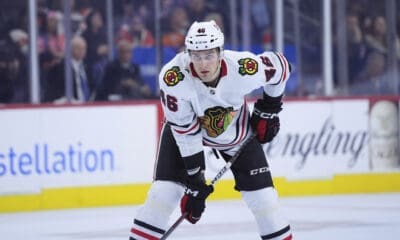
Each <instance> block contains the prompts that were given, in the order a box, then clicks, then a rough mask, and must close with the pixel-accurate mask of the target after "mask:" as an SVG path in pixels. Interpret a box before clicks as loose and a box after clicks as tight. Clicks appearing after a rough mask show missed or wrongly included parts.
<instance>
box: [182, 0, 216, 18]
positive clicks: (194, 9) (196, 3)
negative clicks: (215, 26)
mask: <svg viewBox="0 0 400 240" xmlns="http://www.w3.org/2000/svg"><path fill="white" fill-rule="evenodd" d="M214 9H215V7H214V6H213V5H208V4H207V1H205V0H190V1H188V5H187V15H188V16H189V20H188V21H189V22H193V21H202V20H203V19H204V18H205V17H206V15H207V13H209V12H213V11H215V10H214Z"/></svg>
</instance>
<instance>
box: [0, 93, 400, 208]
mask: <svg viewBox="0 0 400 240" xmlns="http://www.w3.org/2000/svg"><path fill="white" fill-rule="evenodd" d="M280 116H281V131H280V133H279V135H278V137H277V138H275V139H274V141H273V142H272V143H270V144H267V145H265V146H264V150H265V153H266V156H267V158H268V160H269V163H270V169H271V172H272V175H273V177H274V181H275V185H276V188H277V189H278V192H279V194H280V195H281V196H300V195H321V194H345V193H370V192H398V191H400V172H399V98H398V97H391V98H386V99H382V98H358V99H357V98H353V99H319V100H318V99H315V100H288V101H286V103H285V107H284V110H283V111H282V112H281V114H280ZM161 120H162V114H161V109H160V106H159V103H158V101H154V102H140V103H124V104H122V103H121V104H103V105H99V104H96V105H85V106H76V105H71V106H49V105H47V106H40V107H20V106H17V107H8V108H3V109H0V122H2V123H3V124H2V125H1V126H0V131H1V133H2V137H1V138H0V212H14V211H27V210H40V209H58V208H75V207H91V206H106V205H121V204H139V203H141V202H143V200H144V198H145V195H146V192H147V190H148V188H149V186H150V183H151V181H152V174H153V167H154V160H155V156H156V150H157V140H158V134H159V129H160V122H161ZM4 123H7V124H4ZM206 157H207V162H206V164H207V169H208V171H207V177H208V178H212V177H213V176H214V175H215V174H216V172H217V171H218V170H219V169H220V168H221V167H222V166H223V162H222V160H221V159H219V160H218V159H216V158H215V156H214V155H213V154H211V153H210V152H209V149H206ZM232 179H233V178H232V175H231V174H230V173H228V174H227V175H226V176H224V178H223V180H222V181H221V182H219V183H218V184H217V186H216V191H215V193H214V194H213V195H212V196H211V198H213V199H228V198H238V197H240V195H239V193H238V192H235V191H234V190H233V185H234V183H233V180H232Z"/></svg>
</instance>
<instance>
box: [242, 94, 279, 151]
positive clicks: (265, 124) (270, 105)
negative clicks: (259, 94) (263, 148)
mask: <svg viewBox="0 0 400 240" xmlns="http://www.w3.org/2000/svg"><path fill="white" fill-rule="evenodd" d="M281 110H282V96H279V97H270V96H268V95H266V94H265V93H264V97H263V99H258V100H257V102H256V103H255V104H254V110H253V114H252V115H251V120H250V123H251V126H252V128H253V130H254V131H255V132H256V133H257V139H258V141H259V142H260V143H262V144H264V143H267V142H270V141H272V139H273V138H274V137H275V136H276V135H277V134H278V132H279V129H280V121H279V116H278V113H279V112H280V111H281Z"/></svg>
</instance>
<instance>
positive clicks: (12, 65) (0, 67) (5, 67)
mask: <svg viewBox="0 0 400 240" xmlns="http://www.w3.org/2000/svg"><path fill="white" fill-rule="evenodd" d="M25 73H26V71H24V69H21V63H20V61H19V59H18V55H17V54H16V53H15V52H14V49H13V47H12V46H11V45H10V44H9V43H7V42H6V41H1V45H0V76H1V77H0V103H21V102H26V101H28V96H29V95H28V84H27V81H26V79H27V78H26V75H25Z"/></svg>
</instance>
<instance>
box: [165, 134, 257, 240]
mask: <svg viewBox="0 0 400 240" xmlns="http://www.w3.org/2000/svg"><path fill="white" fill-rule="evenodd" d="M256 135H257V134H255V133H253V134H252V135H251V136H250V137H249V138H248V139H246V141H244V143H243V145H242V147H241V148H239V150H238V151H237V152H236V153H235V155H233V157H232V158H231V159H230V160H229V161H228V162H227V163H226V164H225V166H224V167H223V168H221V170H219V172H218V173H217V175H215V177H214V178H213V180H211V183H210V185H211V186H214V185H215V183H216V182H217V181H218V180H220V179H221V177H222V176H223V175H224V174H225V173H226V172H227V171H228V170H229V169H230V168H231V166H232V165H233V163H234V162H235V161H236V160H237V159H238V158H239V156H240V154H241V153H242V151H243V149H244V148H245V147H246V146H247V144H248V143H249V142H250V141H251V140H253V138H254V137H255V136H256ZM187 215H188V213H187V212H185V213H183V214H182V215H181V216H180V217H179V218H178V219H177V220H176V221H175V222H174V224H172V226H171V227H170V228H169V229H168V230H167V231H166V232H165V233H164V235H163V236H162V237H161V238H160V240H165V239H167V237H168V236H169V235H171V233H172V232H173V231H174V230H175V229H176V228H177V227H178V226H179V224H181V222H182V221H183V220H184V219H185V217H186V216H187Z"/></svg>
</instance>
